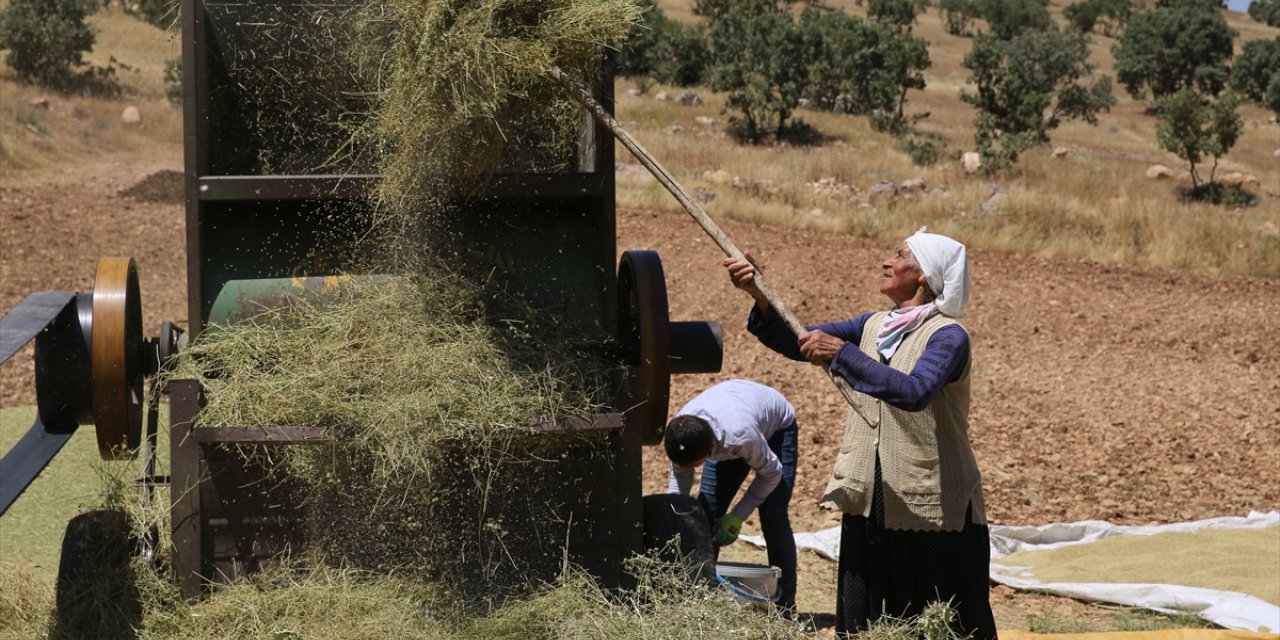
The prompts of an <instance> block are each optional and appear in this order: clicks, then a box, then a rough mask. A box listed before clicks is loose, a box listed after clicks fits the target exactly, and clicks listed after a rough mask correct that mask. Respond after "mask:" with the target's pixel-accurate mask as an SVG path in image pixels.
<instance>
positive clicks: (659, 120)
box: [617, 0, 1280, 278]
mask: <svg viewBox="0 0 1280 640" xmlns="http://www.w3.org/2000/svg"><path fill="white" fill-rule="evenodd" d="M658 4H659V6H660V7H662V8H663V9H664V11H665V12H666V13H667V15H668V16H670V17H672V18H674V19H677V20H682V21H690V20H694V19H696V18H695V17H694V16H693V15H692V14H691V12H690V10H689V4H688V2H687V1H686V0H663V1H662V2H659V3H658ZM827 4H828V5H829V6H833V7H837V8H840V9H843V10H846V11H849V12H851V13H854V14H859V15H863V14H865V10H864V9H863V8H862V7H859V6H856V5H855V4H854V2H853V1H852V0H830V1H829V2H828V3H827ZM1067 4H1069V2H1067V1H1065V0H1055V1H1054V2H1053V3H1052V4H1051V11H1052V13H1053V14H1054V15H1055V16H1057V17H1058V19H1059V20H1061V12H1062V11H1061V10H1062V8H1063V7H1064V6H1066V5H1067ZM1223 15H1224V16H1225V17H1226V19H1227V22H1228V24H1229V25H1230V26H1231V28H1233V29H1234V30H1236V31H1237V32H1238V33H1239V36H1238V37H1237V50H1238V49H1239V47H1240V46H1242V45H1243V43H1244V42H1247V41H1250V40H1255V39H1260V38H1268V39H1269V38H1274V37H1276V36H1277V35H1280V30H1277V29H1274V28H1270V27H1267V26H1265V25H1262V24H1260V23H1258V22H1255V21H1253V20H1252V19H1250V18H1249V17H1248V16H1246V15H1244V14H1239V13H1232V12H1224V13H1223ZM979 28H981V25H979ZM915 33H917V34H918V35H920V36H921V37H923V38H925V39H926V40H928V41H929V43H930V45H929V55H930V58H931V60H932V62H933V64H932V67H931V68H930V69H929V70H928V71H926V73H925V77H926V81H927V84H928V86H927V87H926V89H925V90H924V91H919V92H911V93H910V94H908V105H907V107H908V112H929V114H930V115H929V117H928V118H927V119H925V120H923V121H922V122H921V123H920V125H919V127H918V129H919V131H920V132H921V133H924V134H934V135H937V136H941V137H942V138H943V139H945V140H946V141H947V144H948V151H949V152H950V153H953V154H954V153H959V152H961V151H967V150H972V148H973V125H972V123H973V118H974V110H973V109H972V107H970V106H969V105H967V104H965V103H963V102H962V101H961V100H960V97H959V92H960V91H961V90H962V89H965V88H966V77H967V75H968V73H967V71H966V70H965V69H964V68H963V67H962V66H961V61H962V60H963V58H964V56H965V54H966V53H968V51H969V48H970V46H971V42H972V41H971V39H969V38H962V37H958V36H952V35H949V34H947V33H946V32H945V30H944V29H943V27H942V23H941V19H940V18H939V16H938V11H937V9H936V8H930V9H929V10H927V11H926V12H925V13H924V14H922V15H921V16H920V17H919V22H918V25H917V26H916V28H915ZM1115 42H1116V40H1115V39H1114V38H1108V37H1105V36H1102V35H1099V34H1095V35H1094V36H1093V43H1092V46H1091V55H1090V61H1091V62H1093V63H1095V64H1097V65H1098V70H1097V73H1099V74H1107V75H1110V76H1111V77H1112V78H1113V79H1114V77H1115V73H1114V70H1113V66H1114V59H1113V56H1112V54H1111V48H1112V46H1113V45H1114V44H1115ZM641 84H643V83H641ZM636 86H637V83H636V82H635V81H634V80H629V79H623V80H620V81H619V83H618V87H617V88H618V92H617V93H618V106H617V111H618V113H619V115H620V117H621V118H622V120H623V121H624V125H626V126H627V127H628V128H629V129H630V130H632V131H633V133H635V134H636V136H637V137H638V138H640V139H641V140H643V141H644V143H645V144H646V146H647V147H648V148H649V150H650V151H652V152H653V153H654V154H655V155H656V156H657V157H658V158H660V159H661V160H662V161H663V162H664V163H665V164H666V165H667V167H668V169H670V170H671V171H672V172H673V173H674V174H675V175H676V176H677V178H678V179H680V180H681V181H683V182H684V184H685V186H686V187H687V188H688V190H689V191H690V192H697V191H700V190H705V192H709V193H710V194H713V196H714V200H712V201H710V202H709V203H708V204H707V205H706V206H707V209H708V211H709V212H711V213H712V215H713V216H714V215H718V216H724V217H732V218H738V219H743V220H751V221H757V222H764V223H768V224H775V225H782V226H788V227H796V228H807V229H813V230H819V231H831V232H840V233H851V234H854V235H859V236H864V237H871V238H876V239H880V240H888V241H892V240H895V239H900V238H901V237H903V236H904V235H906V234H909V233H910V232H912V231H914V230H915V229H916V228H918V227H919V226H920V225H923V224H928V225H929V226H930V228H931V229H933V230H936V231H939V232H943V233H951V234H954V235H956V236H957V237H963V238H965V239H966V241H967V242H969V243H970V244H971V245H973V246H977V247H981V248H987V249H994V250H999V251H1010V252H1015V253H1021V254H1026V255H1032V256H1037V257H1044V258H1065V259H1082V260H1088V261H1094V262H1101V263H1113V264H1133V265H1138V266H1144V267H1154V268H1159V269H1173V270H1190V271H1196V272H1200V273H1205V274H1211V275H1212V274H1230V275H1244V276H1259V277H1265V278H1275V277H1277V275H1280V157H1277V156H1276V155H1275V154H1276V153H1280V125H1277V124H1276V123H1275V121H1274V119H1273V117H1272V116H1273V114H1271V113H1270V112H1268V111H1266V110H1264V109H1262V108H1260V107H1258V106H1257V105H1253V104H1248V105H1245V106H1244V107H1243V108H1242V109H1241V110H1240V115H1241V118H1242V120H1244V122H1245V131H1244V134H1243V135H1242V137H1241V139H1240V140H1239V142H1237V144H1236V146H1235V147H1234V148H1232V149H1231V151H1230V153H1229V154H1228V155H1226V156H1225V157H1224V158H1223V161H1222V163H1221V165H1220V166H1219V168H1218V175H1219V176H1221V175H1223V174H1225V173H1229V172H1240V173H1243V174H1250V175H1254V176H1256V177H1257V178H1258V179H1259V180H1260V182H1261V189H1258V190H1257V191H1258V193H1257V194H1256V195H1257V196H1258V201H1257V204H1256V206H1253V207H1247V208H1242V209H1230V208H1224V207H1220V206H1211V205H1205V204H1191V203H1185V202H1183V201H1181V200H1180V198H1179V196H1178V191H1177V189H1178V186H1179V184H1178V183H1177V181H1174V180H1152V179H1148V178H1146V177H1145V173H1146V170H1147V168H1148V167H1149V166H1151V165H1153V164H1163V165H1166V166H1168V167H1170V168H1171V169H1172V170H1173V171H1175V172H1184V171H1185V170H1186V166H1185V164H1184V163H1182V162H1181V161H1179V159H1178V158H1177V157H1176V156H1174V155H1173V154H1171V153H1168V152H1165V151H1163V150H1161V149H1160V148H1159V146H1158V144H1157V142H1156V136H1155V127H1156V120H1155V118H1154V117H1152V116H1150V115H1147V114H1146V113H1144V111H1145V110H1146V107H1147V105H1146V104H1145V103H1140V102H1135V101H1134V100H1132V99H1131V98H1130V97H1129V96H1128V95H1127V94H1126V93H1124V91H1123V89H1122V88H1120V87H1119V86H1116V87H1115V94H1116V98H1117V99H1118V104H1117V105H1116V107H1114V108H1113V109H1112V110H1111V111H1110V112H1109V113H1103V114H1101V115H1100V118H1099V120H1100V121H1099V123H1098V125H1097V126H1089V125H1087V124H1084V123H1078V122H1067V123H1065V124H1064V125H1063V126H1062V127H1061V128H1059V129H1057V130H1055V131H1052V132H1051V133H1050V136H1051V138H1052V143H1051V145H1050V146H1048V147H1042V148H1038V149H1034V150H1032V151H1031V152H1028V153H1027V154H1025V155H1024V156H1023V158H1022V159H1021V160H1020V162H1019V164H1018V166H1017V168H1016V170H1015V171H1014V172H1013V173H1012V174H1010V175H1007V176H996V177H976V176H969V175H966V174H965V173H964V172H963V171H962V170H961V168H960V167H959V165H958V163H957V162H955V161H954V160H950V159H946V160H943V161H942V162H939V163H938V164H936V165H934V166H931V167H923V168H922V167H917V166H914V165H913V164H912V162H911V160H910V157H909V156H908V155H907V154H906V153H905V152H903V151H902V150H901V149H900V148H899V145H898V143H897V141H895V140H894V139H893V138H891V137H889V136H886V135H883V134H879V133H877V132H875V131H873V130H872V129H871V127H870V125H869V124H868V122H867V120H866V118H862V117H854V116H843V115H836V114H831V113H823V112H818V111H810V110H801V111H800V112H799V113H798V114H797V117H799V118H800V119H802V120H804V121H805V122H807V123H809V124H810V125H813V126H815V127H816V128H817V129H818V130H819V131H821V132H822V133H823V134H825V135H827V136H830V137H831V138H833V140H832V141H830V142H828V143H826V144H822V145H820V146H816V147H804V148H792V147H764V148H744V147H742V146H740V145H737V144H735V143H733V142H732V141H730V140H729V139H728V138H727V137H726V136H725V135H724V133H723V128H724V125H725V122H726V118H727V115H729V114H725V113H724V112H723V104H724V103H723V99H722V98H721V97H720V96H716V95H713V94H710V93H709V92H707V91H705V90H700V89H697V88H695V89H694V90H695V91H697V92H698V93H699V95H700V97H701V98H702V100H703V102H704V103H703V104H702V105H698V106H681V105H679V104H677V103H675V102H672V101H662V100H657V99H655V98H656V97H658V96H660V95H661V94H663V93H665V94H667V95H668V96H669V97H670V96H675V95H677V94H678V93H679V92H680V91H682V89H680V88H673V87H663V86H653V87H644V88H645V89H646V91H645V93H644V94H642V95H639V96H634V95H628V93H627V91H628V89H633V88H635V87H636ZM968 88H969V89H970V90H972V86H969V87H968ZM633 93H634V92H633ZM707 118H711V119H712V121H710V122H708V120H707ZM671 125H679V127H680V128H681V129H680V130H679V131H678V132H672V131H671V129H673V127H672V126H671ZM1054 147H1061V148H1063V149H1065V150H1066V151H1067V155H1066V156H1065V157H1061V158H1058V157H1054V155H1053V153H1052V152H1053V148H1054ZM618 161H619V163H632V162H634V160H632V159H631V158H630V157H629V156H628V155H627V153H626V151H625V150H620V151H619V152H618ZM634 168H635V169H639V167H634ZM717 171H719V172H722V173H719V174H715V173H709V172H717ZM732 177H737V178H738V181H737V182H738V183H739V184H740V185H746V187H747V188H734V187H733V186H732V185H731V184H730V183H728V181H727V178H728V179H731V178H732ZM910 178H923V179H924V180H925V182H926V184H927V193H925V194H916V195H915V196H913V197H911V198H902V197H900V198H897V199H895V200H892V201H889V202H878V203H874V204H873V203H868V202H867V198H866V195H867V192H868V190H869V189H870V188H871V187H872V185H874V184H876V183H878V182H881V181H890V182H895V183H897V184H901V183H902V182H903V181H904V180H907V179H910ZM815 183H817V184H815ZM619 194H620V195H619V197H620V202H622V203H623V204H626V205H631V206H637V207H644V208H651V209H665V210H673V211H674V210H677V209H676V207H677V205H676V204H675V203H674V201H672V200H671V199H670V198H669V197H668V196H667V195H666V194H665V193H664V192H663V191H662V190H661V188H660V187H659V186H658V185H657V184H655V183H653V182H652V181H651V180H650V179H649V178H648V176H647V175H646V174H645V173H644V172H643V171H632V172H624V173H622V174H621V176H620V186H619ZM993 195H995V200H994V202H993V204H995V205H997V210H996V211H995V212H994V213H992V212H988V211H986V210H984V209H983V208H982V206H981V205H982V204H983V203H984V202H988V201H990V200H991V199H992V196H993ZM706 197H707V195H706V194H705V193H704V199H705V198H706ZM989 208H990V207H989Z"/></svg>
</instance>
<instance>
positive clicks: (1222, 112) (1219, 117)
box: [1156, 88, 1241, 194]
mask: <svg viewBox="0 0 1280 640" xmlns="http://www.w3.org/2000/svg"><path fill="white" fill-rule="evenodd" d="M1238 105H1239V99H1238V98H1237V97H1236V94H1235V93H1232V92H1226V93H1224V94H1222V96H1220V97H1219V98H1217V99H1216V100H1206V99H1204V98H1203V97H1201V96H1200V95H1197V94H1196V92H1195V91H1193V90H1191V89H1190V88H1183V89H1181V90H1179V91H1178V92H1177V93H1174V94H1171V95H1168V96H1164V97H1162V98H1160V99H1159V100H1157V101H1156V114H1157V116H1158V117H1159V123H1158V124H1157V125H1156V139H1157V140H1159V142H1160V147H1161V148H1163V149H1166V150H1168V151H1171V152H1173V153H1174V154H1177V156H1178V157H1179V158H1182V159H1183V160H1186V161H1187V163H1188V164H1189V165H1190V166H1191V185H1192V191H1193V193H1197V194H1199V193H1202V192H1203V190H1202V183H1201V180H1200V175H1199V172H1198V170H1197V167H1196V165H1198V164H1200V163H1201V161H1202V160H1203V159H1204V158H1205V156H1213V166H1212V167H1211V168H1210V170H1209V182H1210V183H1212V182H1213V178H1214V173H1216V172H1217V170H1218V160H1219V159H1220V158H1221V157H1222V156H1224V155H1226V153H1227V151H1229V150H1230V149H1231V147H1232V146H1233V145H1235V143H1236V140H1238V139H1239V138H1240V130H1241V125H1240V115H1239V114H1238V113H1236V107H1237V106H1238Z"/></svg>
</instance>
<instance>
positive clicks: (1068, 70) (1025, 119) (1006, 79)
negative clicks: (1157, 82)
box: [960, 27, 1115, 167]
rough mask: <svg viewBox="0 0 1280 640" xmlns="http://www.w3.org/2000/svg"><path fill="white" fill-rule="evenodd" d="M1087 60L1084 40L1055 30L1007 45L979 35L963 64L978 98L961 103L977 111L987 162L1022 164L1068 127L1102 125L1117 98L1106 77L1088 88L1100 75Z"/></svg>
mask: <svg viewBox="0 0 1280 640" xmlns="http://www.w3.org/2000/svg"><path fill="white" fill-rule="evenodd" d="M1088 57H1089V48H1088V45H1087V41H1086V39H1085V36H1084V34H1082V33H1079V32H1075V31H1061V30H1059V29H1058V28H1057V27H1051V28H1050V29H1048V30H1045V31H1033V32H1028V33H1024V34H1022V35H1020V36H1018V37H1016V38H1014V39H1012V40H1008V41H1006V40H1001V39H999V38H997V37H995V36H993V35H991V34H987V33H980V34H978V36H977V37H975V38H974V41H973V49H971V50H970V51H969V54H968V55H966V56H965V58H964V62H963V65H964V67H965V68H966V69H968V70H969V71H970V76H969V81H970V82H972V83H973V84H974V85H976V87H977V91H976V92H975V93H969V92H968V91H962V92H961V95H960V97H961V99H962V100H964V101H965V102H967V103H969V104H971V105H973V106H974V107H976V108H977V110H978V115H977V118H976V119H975V121H974V124H975V126H976V129H977V133H976V134H975V137H974V140H975V142H976V143H977V146H978V150H979V152H980V153H982V155H983V156H984V157H985V159H988V160H990V161H992V164H993V165H994V166H996V167H999V166H1002V165H1006V164H1009V163H1013V162H1016V161H1017V158H1018V155H1019V154H1020V153H1021V152H1022V151H1025V150H1026V149H1028V148H1030V147H1031V146H1032V145H1035V144H1038V143H1043V142H1047V141H1048V140H1049V135H1048V132H1049V131H1050V130H1052V129H1055V128H1057V126H1058V125H1059V124H1060V123H1061V122H1063V121H1065V120H1071V119H1080V120H1084V121H1085V122H1088V123H1089V124H1097V114H1098V112H1099V111H1104V110H1107V109H1109V108H1110V107H1111V106H1112V105H1114V104H1115V97H1114V96H1112V95H1111V78H1109V77H1107V76H1102V77H1101V78H1099V79H1098V80H1097V81H1095V82H1094V83H1093V84H1092V85H1086V84H1085V83H1084V81H1085V80H1086V79H1087V78H1089V77H1090V76H1091V75H1092V74H1093V71H1094V65H1092V64H1089V62H1088ZM997 141H999V142H1000V145H1001V148H999V149H997V148H996V146H995V143H996V142H997Z"/></svg>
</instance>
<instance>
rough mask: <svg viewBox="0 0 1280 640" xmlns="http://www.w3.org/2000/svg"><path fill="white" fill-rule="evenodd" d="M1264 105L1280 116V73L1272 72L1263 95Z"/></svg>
mask: <svg viewBox="0 0 1280 640" xmlns="http://www.w3.org/2000/svg"><path fill="white" fill-rule="evenodd" d="M1262 106H1264V107H1266V108H1268V109H1270V110H1272V111H1273V112H1275V114H1276V115H1277V116H1280V73H1273V74H1271V82H1269V83H1267V92H1266V93H1265V94H1263V96H1262Z"/></svg>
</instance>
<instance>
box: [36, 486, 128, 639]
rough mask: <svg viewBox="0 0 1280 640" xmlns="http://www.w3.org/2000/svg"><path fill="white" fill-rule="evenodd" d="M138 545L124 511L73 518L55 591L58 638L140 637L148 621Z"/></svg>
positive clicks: (66, 534)
mask: <svg viewBox="0 0 1280 640" xmlns="http://www.w3.org/2000/svg"><path fill="white" fill-rule="evenodd" d="M137 546H138V541H137V538H136V537H135V536H134V535H133V532H132V529H131V527H130V524H129V516H128V515H126V514H125V513H124V512H123V511H118V510H97V511H87V512H85V513H82V514H80V515H78V516H76V517H74V518H72V519H71V521H70V522H68V523H67V530H66V533H65V534H64V535H63V538H62V557H61V558H60V560H59V562H58V580H57V586H56V591H55V598H56V599H55V611H56V616H55V624H56V625H57V631H58V634H55V635H56V637H64V638H136V637H137V632H136V629H139V628H141V624H142V603H141V600H140V596H139V592H138V586H137V582H136V581H135V579H134V569H133V564H132V560H133V556H134V555H135V552H136V550H137Z"/></svg>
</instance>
